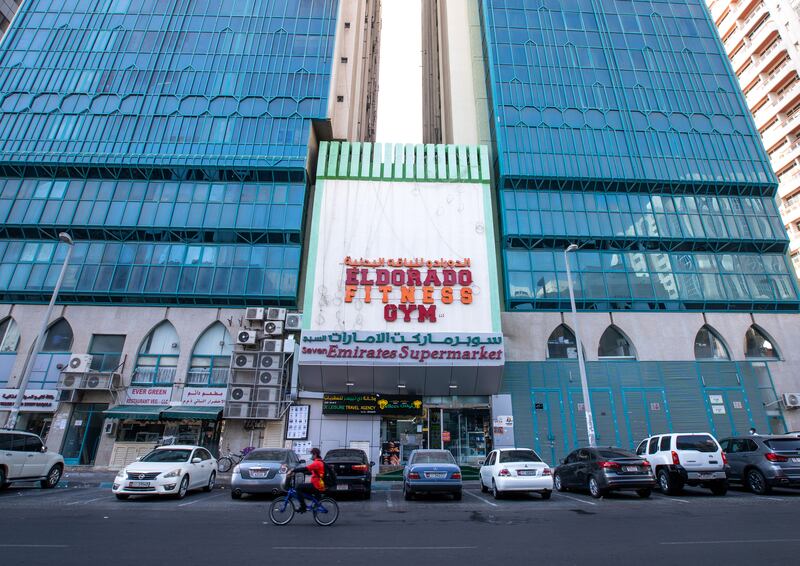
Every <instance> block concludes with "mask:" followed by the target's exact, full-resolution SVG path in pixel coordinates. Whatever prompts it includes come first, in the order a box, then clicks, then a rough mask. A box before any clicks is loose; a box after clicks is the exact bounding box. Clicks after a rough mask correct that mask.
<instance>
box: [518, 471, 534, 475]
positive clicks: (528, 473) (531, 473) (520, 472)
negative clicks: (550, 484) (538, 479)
mask: <svg viewBox="0 0 800 566" xmlns="http://www.w3.org/2000/svg"><path fill="white" fill-rule="evenodd" d="M517 473H518V474H519V475H521V476H535V475H536V470H520V471H518V472H517Z"/></svg>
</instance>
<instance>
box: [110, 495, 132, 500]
mask: <svg viewBox="0 0 800 566" xmlns="http://www.w3.org/2000/svg"><path fill="white" fill-rule="evenodd" d="M114 495H116V496H117V499H119V500H121V501H125V500H127V499H129V498H130V495H128V494H127V493H115V494H114Z"/></svg>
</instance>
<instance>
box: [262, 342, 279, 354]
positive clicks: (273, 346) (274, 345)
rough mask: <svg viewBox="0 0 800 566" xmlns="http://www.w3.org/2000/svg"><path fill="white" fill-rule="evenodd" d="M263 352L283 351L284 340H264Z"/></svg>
mask: <svg viewBox="0 0 800 566" xmlns="http://www.w3.org/2000/svg"><path fill="white" fill-rule="evenodd" d="M261 351H262V352H275V353H277V352H281V351H283V340H262V342H261Z"/></svg>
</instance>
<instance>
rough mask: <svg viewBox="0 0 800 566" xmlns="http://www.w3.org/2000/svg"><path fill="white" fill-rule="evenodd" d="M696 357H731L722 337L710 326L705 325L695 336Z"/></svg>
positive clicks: (712, 358)
mask: <svg viewBox="0 0 800 566" xmlns="http://www.w3.org/2000/svg"><path fill="white" fill-rule="evenodd" d="M694 357H695V358H696V359H698V360H729V359H731V357H730V355H729V354H728V349H727V348H726V347H725V344H724V343H723V342H722V338H720V337H719V335H718V334H717V333H716V332H715V331H714V330H713V329H712V328H711V327H710V326H704V327H703V328H701V329H700V331H699V332H698V333H697V336H695V338H694Z"/></svg>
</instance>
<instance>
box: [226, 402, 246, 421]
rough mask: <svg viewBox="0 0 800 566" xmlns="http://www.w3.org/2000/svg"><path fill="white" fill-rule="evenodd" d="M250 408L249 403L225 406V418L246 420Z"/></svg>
mask: <svg viewBox="0 0 800 566" xmlns="http://www.w3.org/2000/svg"><path fill="white" fill-rule="evenodd" d="M249 407H250V406H249V405H248V404H247V403H230V404H229V405H225V412H224V413H225V418H228V419H246V418H247V412H248V409H249Z"/></svg>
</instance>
